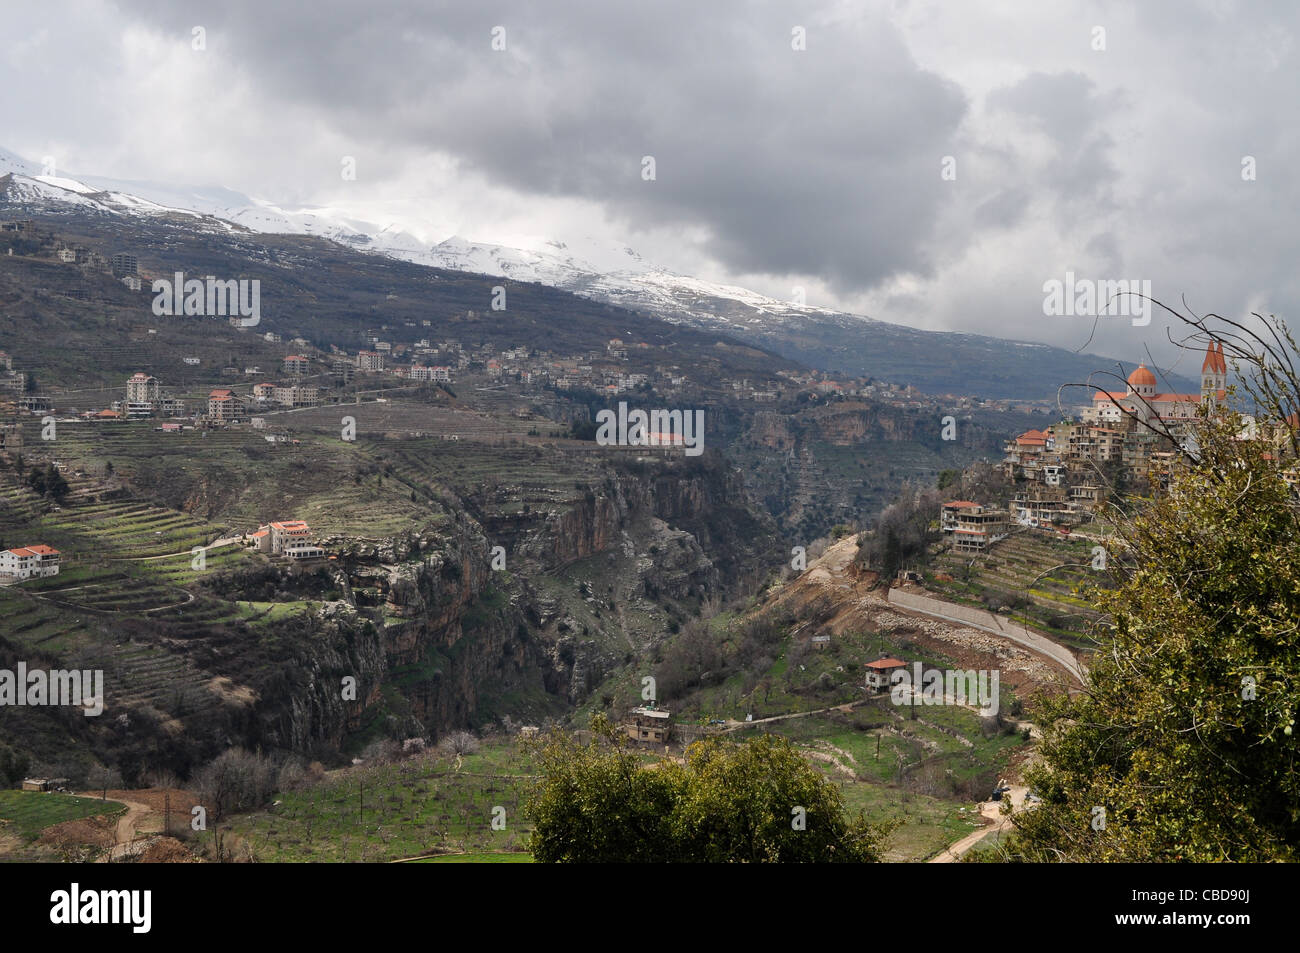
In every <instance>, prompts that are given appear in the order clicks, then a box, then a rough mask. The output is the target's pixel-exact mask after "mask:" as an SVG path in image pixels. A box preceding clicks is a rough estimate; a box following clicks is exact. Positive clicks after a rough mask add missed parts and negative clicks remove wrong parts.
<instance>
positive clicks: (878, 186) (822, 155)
mask: <svg viewBox="0 0 1300 953" xmlns="http://www.w3.org/2000/svg"><path fill="white" fill-rule="evenodd" d="M120 6H121V9H122V10H123V11H124V13H126V14H128V15H130V16H135V17H139V18H140V19H141V21H142V22H145V23H147V24H148V25H149V26H151V27H153V28H158V29H163V30H167V31H172V32H174V33H175V34H176V35H177V36H178V37H181V38H187V37H188V36H189V32H190V29H191V27H192V25H194V24H202V25H203V26H204V27H205V29H206V30H207V31H208V47H209V52H210V54H212V55H216V56H223V57H229V58H230V61H231V69H232V70H235V71H236V72H237V73H239V74H241V75H245V76H251V77H252V78H253V79H254V80H255V83H254V85H255V88H256V89H257V90H258V92H259V95H260V96H262V97H264V99H263V102H262V104H261V105H262V108H265V109H268V110H295V111H303V110H306V111H309V112H311V113H314V114H317V115H319V116H320V117H322V121H325V122H328V123H330V124H331V125H332V126H333V127H335V128H336V129H338V130H342V131H344V132H345V134H347V135H348V136H351V137H352V138H354V139H355V140H357V142H358V143H359V144H361V145H363V146H364V145H369V146H370V147H371V148H372V149H373V150H374V152H376V153H379V155H373V156H367V155H365V154H364V152H363V154H362V155H359V156H358V161H359V163H360V162H362V161H366V162H368V163H369V164H370V167H371V168H374V167H375V166H376V165H379V166H381V167H382V164H383V162H384V161H385V156H384V155H383V151H384V150H390V151H392V150H403V151H405V150H422V149H423V150H431V151H438V152H443V153H447V154H450V155H452V156H455V157H456V158H457V159H458V160H460V161H461V162H462V163H463V164H464V165H465V166H466V167H469V168H473V169H474V170H476V171H477V172H480V173H482V174H484V175H486V176H488V177H489V178H490V179H491V180H492V181H494V182H496V183H499V184H502V185H505V186H508V187H510V188H513V189H517V190H519V191H520V192H523V193H525V194H538V195H551V196H573V197H580V198H585V199H590V200H595V201H597V202H599V203H601V204H602V205H603V206H604V207H605V208H606V209H607V211H608V213H609V214H610V215H611V217H612V218H614V219H615V220H616V221H622V222H623V223H625V224H626V225H627V226H628V227H629V228H633V229H635V228H646V227H652V226H662V225H673V226H694V227H697V228H703V229H705V230H707V232H708V233H710V234H711V236H712V243H711V250H712V252H713V253H714V255H715V256H716V257H717V259H718V260H719V261H720V262H722V263H723V264H724V265H725V266H727V267H728V268H730V269H734V270H736V271H739V272H772V273H778V274H779V273H786V272H791V273H806V274H814V275H817V276H820V277H822V278H823V279H824V280H826V281H827V282H828V283H829V284H831V285H833V286H835V287H840V288H845V289H851V290H862V289H865V288H868V287H870V286H872V285H873V284H875V283H876V282H878V281H879V280H880V279H881V278H882V277H884V276H886V275H889V274H892V273H894V272H897V271H899V270H914V271H919V272H927V271H929V270H930V267H931V263H930V261H929V259H928V255H927V252H926V248H927V244H928V241H929V239H930V237H931V231H932V229H933V227H934V224H935V220H936V213H937V210H938V206H939V203H940V201H941V199H942V196H941V193H940V191H939V190H938V189H937V188H936V183H937V181H938V169H939V162H940V159H941V157H942V156H943V155H945V154H947V153H949V152H950V151H951V150H952V141H953V137H954V134H955V132H956V129H957V126H958V124H959V123H960V122H961V120H962V117H963V115H964V112H965V109H966V101H965V98H964V96H963V95H962V93H961V91H960V90H959V89H958V88H957V87H956V86H955V85H954V84H952V83H950V82H948V81H946V80H944V79H943V78H941V77H939V76H937V75H935V74H933V73H930V72H927V71H925V70H922V69H921V68H919V67H918V66H917V65H916V64H915V63H914V62H913V61H912V59H911V57H910V55H909V53H908V51H907V49H906V46H905V43H904V41H903V38H902V36H901V35H900V34H899V32H898V30H897V29H896V28H895V27H894V26H893V25H891V24H890V23H889V21H888V20H887V19H885V18H884V17H883V16H881V15H879V14H875V15H872V14H863V15H860V16H855V17H852V18H847V19H845V20H843V21H840V22H829V21H828V20H827V18H826V17H825V15H824V14H822V13H819V12H818V11H817V9H816V8H801V7H799V6H795V7H791V5H789V4H787V3H779V2H756V3H749V4H744V5H729V4H717V5H715V4H699V3H696V2H674V0H669V2H656V3H654V4H621V3H617V4H611V3H607V2H573V3H564V4H538V3H535V2H505V3H496V4H487V5H484V6H482V7H477V8H476V7H474V6H470V5H466V4H452V3H392V4H384V5H382V6H378V7H376V6H373V5H366V4H356V3H338V2H323V3H313V4H310V5H308V6H305V7H301V8H295V9H292V10H291V9H290V8H286V7H282V6H281V5H278V4H266V3H261V2H258V3H252V2H234V3H228V4H223V5H222V6H221V7H220V8H219V9H210V8H209V6H208V4H206V3H199V2H193V3H186V2H181V3H174V4H169V5H168V6H167V8H166V9H165V10H164V11H161V12H156V8H155V6H154V5H153V4H145V3H133V2H129V0H123V2H122V3H121V4H120ZM495 26H501V27H504V30H505V42H506V47H507V49H506V51H505V52H495V51H493V50H492V48H491V30H492V29H493V27H495ZM795 26H802V27H804V28H805V30H806V36H807V40H806V42H807V49H806V51H795V50H793V49H792V44H791V40H792V34H791V31H792V28H793V27H795ZM645 155H650V156H653V157H654V159H655V162H656V176H657V178H656V179H655V181H653V182H646V181H643V180H642V178H641V159H642V157H643V156H645Z"/></svg>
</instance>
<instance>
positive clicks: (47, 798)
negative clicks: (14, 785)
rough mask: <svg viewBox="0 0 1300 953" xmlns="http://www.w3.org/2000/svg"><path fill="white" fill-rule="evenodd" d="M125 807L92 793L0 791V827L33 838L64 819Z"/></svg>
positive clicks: (113, 811)
mask: <svg viewBox="0 0 1300 953" xmlns="http://www.w3.org/2000/svg"><path fill="white" fill-rule="evenodd" d="M125 810H126V805H125V804H119V803H118V802H117V801H101V800H99V799H98V798H92V797H75V796H73V795H71V794H49V793H46V792H43V791H0V830H4V831H6V832H10V831H11V832H13V833H15V834H18V835H19V836H21V837H23V838H25V839H26V840H33V839H35V838H36V837H38V836H39V835H40V833H41V831H43V830H45V828H47V827H51V826H53V825H55V824H62V823H63V822H64V821H75V820H77V819H79V818H83V817H94V816H96V815H98V814H116V813H118V812H119V811H125Z"/></svg>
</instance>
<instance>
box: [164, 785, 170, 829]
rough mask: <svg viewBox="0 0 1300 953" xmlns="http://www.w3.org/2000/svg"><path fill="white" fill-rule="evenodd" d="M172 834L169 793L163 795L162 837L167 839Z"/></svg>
mask: <svg viewBox="0 0 1300 953" xmlns="http://www.w3.org/2000/svg"><path fill="white" fill-rule="evenodd" d="M171 832H172V796H171V792H170V791H169V792H167V793H165V794H164V795H163V836H164V837H167V836H169V835H170V834H171Z"/></svg>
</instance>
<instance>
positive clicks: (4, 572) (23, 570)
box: [0, 543, 59, 579]
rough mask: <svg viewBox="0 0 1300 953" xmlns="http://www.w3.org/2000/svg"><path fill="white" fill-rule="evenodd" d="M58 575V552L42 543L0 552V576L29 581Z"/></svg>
mask: <svg viewBox="0 0 1300 953" xmlns="http://www.w3.org/2000/svg"><path fill="white" fill-rule="evenodd" d="M58 574H59V551H58V550H57V549H53V548H51V547H49V546H46V545H45V544H44V543H36V544H34V545H31V546H19V547H17V548H15V549H6V550H4V551H3V552H0V576H6V577H9V578H11V579H31V578H33V577H38V578H39V577H44V576H57V575H58Z"/></svg>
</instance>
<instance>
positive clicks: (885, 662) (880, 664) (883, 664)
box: [866, 658, 907, 670]
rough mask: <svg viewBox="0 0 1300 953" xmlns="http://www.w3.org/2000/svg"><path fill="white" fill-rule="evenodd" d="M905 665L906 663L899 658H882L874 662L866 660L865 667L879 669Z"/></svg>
mask: <svg viewBox="0 0 1300 953" xmlns="http://www.w3.org/2000/svg"><path fill="white" fill-rule="evenodd" d="M906 665H907V663H906V662H904V661H902V660H901V659H896V658H882V659H880V660H879V661H876V662H868V663H867V666H866V667H867V668H874V669H877V670H879V669H886V668H903V667H905V666H906Z"/></svg>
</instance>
